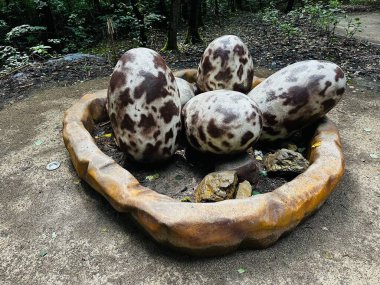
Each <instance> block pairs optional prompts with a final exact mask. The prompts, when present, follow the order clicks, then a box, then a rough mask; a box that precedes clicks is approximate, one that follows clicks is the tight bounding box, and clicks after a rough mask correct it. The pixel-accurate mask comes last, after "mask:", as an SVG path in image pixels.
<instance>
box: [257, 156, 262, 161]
mask: <svg viewBox="0 0 380 285" xmlns="http://www.w3.org/2000/svg"><path fill="white" fill-rule="evenodd" d="M255 158H256V160H263V158H262V157H261V156H256V157H255Z"/></svg>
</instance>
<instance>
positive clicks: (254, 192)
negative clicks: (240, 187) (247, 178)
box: [252, 191, 261, 196]
mask: <svg viewBox="0 0 380 285" xmlns="http://www.w3.org/2000/svg"><path fill="white" fill-rule="evenodd" d="M260 194H261V193H260V192H258V191H252V196H256V195H260Z"/></svg>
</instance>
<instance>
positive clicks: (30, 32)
mask: <svg viewBox="0 0 380 285" xmlns="http://www.w3.org/2000/svg"><path fill="white" fill-rule="evenodd" d="M45 31H46V28H45V27H41V26H30V25H21V26H17V27H14V28H13V29H12V30H10V32H8V33H7V34H6V36H5V40H6V42H7V43H9V44H11V45H12V46H14V47H16V48H19V49H20V50H26V49H27V48H29V47H31V46H34V45H36V44H38V43H40V42H41V40H42V33H43V32H45Z"/></svg>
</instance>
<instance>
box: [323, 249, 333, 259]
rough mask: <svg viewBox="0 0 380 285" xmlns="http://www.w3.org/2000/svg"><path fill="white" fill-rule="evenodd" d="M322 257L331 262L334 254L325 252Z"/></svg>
mask: <svg viewBox="0 0 380 285" xmlns="http://www.w3.org/2000/svg"><path fill="white" fill-rule="evenodd" d="M322 256H323V257H324V258H326V259H329V260H333V259H334V254H332V253H331V252H328V251H325V252H323V253H322Z"/></svg>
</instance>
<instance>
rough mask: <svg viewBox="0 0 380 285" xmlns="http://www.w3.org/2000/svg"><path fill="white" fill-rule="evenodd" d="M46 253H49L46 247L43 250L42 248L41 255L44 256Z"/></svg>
mask: <svg viewBox="0 0 380 285" xmlns="http://www.w3.org/2000/svg"><path fill="white" fill-rule="evenodd" d="M46 254H47V251H46V249H41V250H40V256H41V257H44V256H45V255H46Z"/></svg>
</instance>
